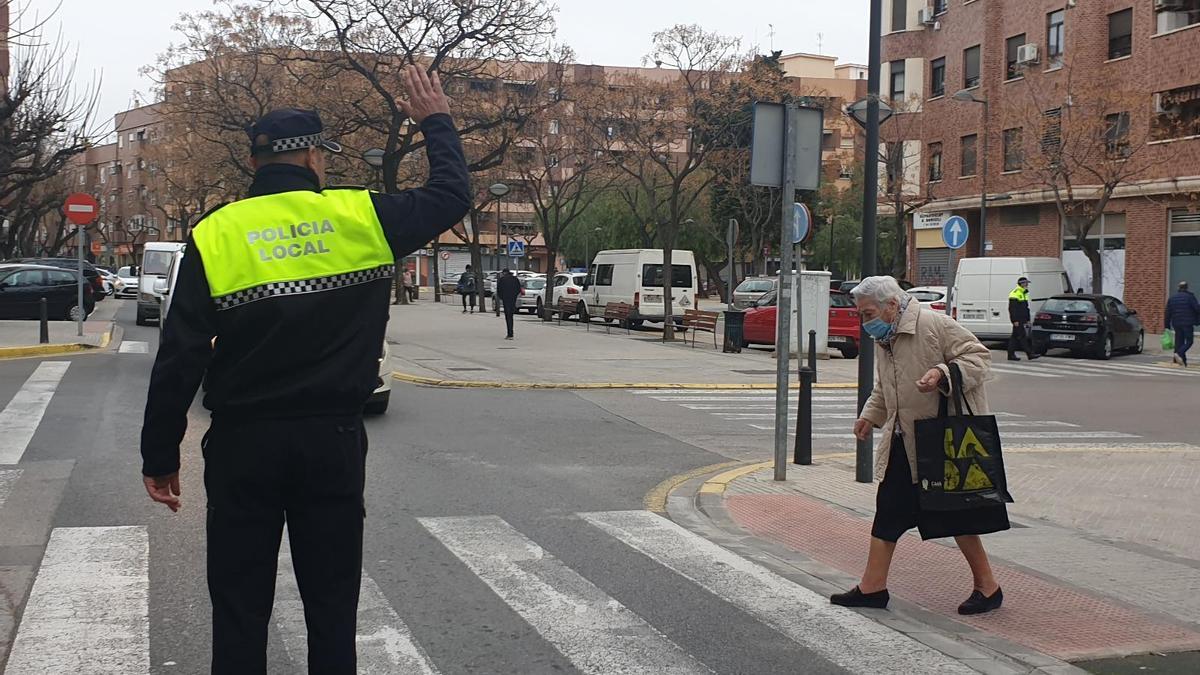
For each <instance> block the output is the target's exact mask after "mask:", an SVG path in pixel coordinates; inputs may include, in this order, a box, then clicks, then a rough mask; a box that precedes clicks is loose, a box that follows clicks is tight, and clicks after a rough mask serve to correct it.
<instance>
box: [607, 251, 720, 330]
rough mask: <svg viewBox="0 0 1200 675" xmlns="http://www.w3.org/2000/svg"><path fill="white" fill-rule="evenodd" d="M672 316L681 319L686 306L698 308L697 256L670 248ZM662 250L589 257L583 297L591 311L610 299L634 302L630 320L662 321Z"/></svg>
mask: <svg viewBox="0 0 1200 675" xmlns="http://www.w3.org/2000/svg"><path fill="white" fill-rule="evenodd" d="M671 267H672V268H673V272H672V281H671V287H672V288H671V299H672V311H671V315H672V316H673V317H675V318H677V319H679V320H681V321H682V319H683V311H684V310H685V309H695V308H696V307H697V295H696V282H697V279H696V277H697V275H696V257H695V256H694V255H692V252H691V251H671ZM663 282H664V277H663V252H662V249H657V248H635V249H626V250H622V251H600V252H599V253H597V254H596V257H595V258H594V259H593V260H592V267H591V273H590V274H589V275H588V283H587V285H586V287H585V288H584V290H583V300H584V302H586V303H587V305H588V306H589V307H590V308H594V309H590V310H589V311H590V312H591V313H593V314H602V313H603V312H604V306H605V305H607V304H608V303H610V302H624V303H626V304H630V305H633V307H634V310H633V313H632V314H631V315H630V320H631V322H632V323H634V324H635V325H636V324H640V323H641V322H643V321H651V322H654V323H662V321H663V318H664V316H663V314H664V311H663V309H664V308H663V292H664V289H663Z"/></svg>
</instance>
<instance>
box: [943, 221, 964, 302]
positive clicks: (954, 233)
mask: <svg viewBox="0 0 1200 675" xmlns="http://www.w3.org/2000/svg"><path fill="white" fill-rule="evenodd" d="M970 237H971V226H970V225H968V224H967V220H966V219H965V218H963V217H962V216H950V217H949V218H946V219H945V220H943V221H942V242H944V243H945V244H946V248H948V249H950V268H949V269H948V270H946V276H947V277H948V278H947V279H946V314H947V315H948V316H953V315H954V311H953V310H952V309H951V307H950V305H951V304H952V301H953V297H952V294H953V292H954V276H953V274H954V252H955V251H957V250H958V249H960V248H962V247H963V246H964V245H966V243H967V239H970Z"/></svg>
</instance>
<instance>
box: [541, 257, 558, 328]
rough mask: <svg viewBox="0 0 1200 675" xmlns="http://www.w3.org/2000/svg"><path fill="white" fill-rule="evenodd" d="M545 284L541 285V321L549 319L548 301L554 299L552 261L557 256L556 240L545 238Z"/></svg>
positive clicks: (554, 272)
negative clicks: (551, 241) (551, 240)
mask: <svg viewBox="0 0 1200 675" xmlns="http://www.w3.org/2000/svg"><path fill="white" fill-rule="evenodd" d="M546 253H547V257H546V285H545V286H543V287H542V321H549V320H550V303H551V302H552V301H553V300H554V275H555V274H556V273H557V270H556V269H555V265H554V262H555V260H556V259H557V258H558V242H554V243H553V244H551V243H550V240H546Z"/></svg>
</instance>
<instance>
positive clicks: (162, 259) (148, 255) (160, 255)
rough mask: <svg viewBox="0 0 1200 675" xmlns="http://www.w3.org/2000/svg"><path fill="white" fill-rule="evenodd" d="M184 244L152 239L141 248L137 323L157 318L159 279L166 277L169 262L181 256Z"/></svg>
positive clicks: (159, 301) (159, 298) (160, 297)
mask: <svg viewBox="0 0 1200 675" xmlns="http://www.w3.org/2000/svg"><path fill="white" fill-rule="evenodd" d="M183 248H184V244H182V243H179V242H166V241H152V242H148V243H146V245H145V247H144V248H143V249H142V265H141V269H140V270H139V271H140V274H139V275H138V303H137V325H139V326H145V325H147V324H149V323H150V321H152V320H157V319H158V312H159V306H160V304H161V302H162V295H161V294H159V293H157V292H155V290H154V285H155V283H154V282H156V281H158V280H159V279H166V278H167V274H169V273H170V271H171V263H172V262H174V260H175V258H176V257H183Z"/></svg>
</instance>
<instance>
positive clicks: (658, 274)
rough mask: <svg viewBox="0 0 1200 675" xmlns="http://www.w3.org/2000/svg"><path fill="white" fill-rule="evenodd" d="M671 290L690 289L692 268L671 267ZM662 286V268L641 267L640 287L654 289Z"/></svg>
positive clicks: (654, 266) (657, 266)
mask: <svg viewBox="0 0 1200 675" xmlns="http://www.w3.org/2000/svg"><path fill="white" fill-rule="evenodd" d="M671 277H672V278H671V288H691V287H692V266H691V265H671ZM662 285H663V266H662V264H658V265H642V286H643V287H645V288H655V287H657V286H662Z"/></svg>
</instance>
